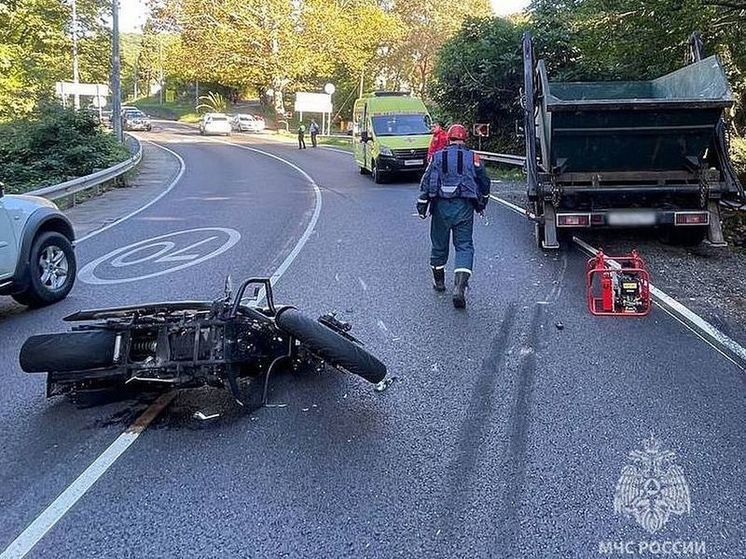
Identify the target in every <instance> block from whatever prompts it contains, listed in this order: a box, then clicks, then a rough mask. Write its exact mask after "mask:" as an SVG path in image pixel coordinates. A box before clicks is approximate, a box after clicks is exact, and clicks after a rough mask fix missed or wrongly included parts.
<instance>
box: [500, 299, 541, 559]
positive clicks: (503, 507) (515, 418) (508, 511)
mask: <svg viewBox="0 0 746 559" xmlns="http://www.w3.org/2000/svg"><path fill="white" fill-rule="evenodd" d="M543 309H544V307H543V306H542V305H534V310H533V314H532V316H531V325H530V327H529V334H528V340H527V344H526V345H525V346H524V347H522V348H521V354H522V359H521V364H520V368H519V373H518V381H517V386H516V395H515V401H514V403H513V409H512V413H511V417H510V428H509V431H508V432H509V443H508V450H507V456H506V457H505V460H504V461H503V462H502V469H501V475H500V477H501V478H502V479H503V480H504V481H505V484H506V485H505V489H504V493H503V498H502V500H501V502H500V505H499V507H498V508H497V509H495V522H494V524H495V525H496V526H497V530H496V533H495V542H494V544H495V547H494V549H500V548H502V552H501V555H502V556H504V557H518V556H520V550H519V542H518V538H519V529H520V526H519V519H518V515H519V512H520V501H521V493H522V491H523V489H524V482H525V479H526V445H527V442H528V435H529V427H530V423H531V400H532V396H533V392H534V382H535V377H536V364H537V359H536V353H537V351H538V344H539V328H540V326H541V323H542V319H543Z"/></svg>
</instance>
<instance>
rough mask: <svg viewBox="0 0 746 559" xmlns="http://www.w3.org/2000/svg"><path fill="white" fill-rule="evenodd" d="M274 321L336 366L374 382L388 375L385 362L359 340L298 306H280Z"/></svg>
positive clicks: (315, 353) (317, 354) (313, 351)
mask: <svg viewBox="0 0 746 559" xmlns="http://www.w3.org/2000/svg"><path fill="white" fill-rule="evenodd" d="M275 321H276V323H277V326H278V327H279V328H280V329H282V330H284V331H285V332H287V333H288V334H290V335H291V336H293V337H294V338H295V339H297V340H298V341H299V342H301V343H302V344H303V345H304V346H306V347H307V348H308V349H309V350H310V351H311V353H313V354H314V355H316V356H318V357H319V358H321V359H323V360H324V361H326V362H327V363H329V364H330V365H332V366H333V367H338V368H341V369H344V370H346V371H348V372H350V373H353V374H355V375H358V376H360V377H362V378H364V379H365V380H367V381H368V382H372V383H377V382H381V381H382V380H383V379H384V378H385V377H386V365H384V364H383V363H382V362H381V361H380V360H379V359H378V358H377V357H375V356H374V355H372V354H371V353H370V352H368V351H367V350H366V349H364V348H363V347H362V346H360V344H357V343H355V342H354V341H352V340H350V339H348V338H345V337H344V336H342V335H341V334H339V333H338V332H335V331H334V330H332V329H331V328H329V327H327V326H325V325H324V324H321V323H320V322H318V321H317V320H313V319H312V318H310V317H308V316H306V315H304V314H303V313H301V312H300V311H298V310H297V309H294V308H292V307H287V308H284V309H282V310H280V311H279V313H278V314H277V317H276V318H275Z"/></svg>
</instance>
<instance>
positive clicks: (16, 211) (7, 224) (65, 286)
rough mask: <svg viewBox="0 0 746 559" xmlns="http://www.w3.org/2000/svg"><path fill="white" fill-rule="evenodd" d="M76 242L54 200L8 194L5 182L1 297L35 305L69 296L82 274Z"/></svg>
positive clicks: (0, 213) (0, 217)
mask: <svg viewBox="0 0 746 559" xmlns="http://www.w3.org/2000/svg"><path fill="white" fill-rule="evenodd" d="M74 241H75V233H74V231H73V227H72V225H71V224H70V221H69V220H68V219H67V218H66V217H65V216H64V215H63V214H62V212H60V210H59V209H58V208H57V206H56V205H55V204H54V203H53V202H50V201H49V200H46V199H44V198H39V197H36V196H21V195H18V196H16V195H12V196H11V195H6V194H5V192H4V189H3V187H2V184H0V295H10V296H11V297H13V298H14V299H15V300H16V301H18V302H19V303H21V304H23V305H29V306H33V307H40V306H43V305H49V304H51V303H56V302H57V301H60V300H62V299H64V298H65V297H67V294H68V293H70V290H71V289H72V287H73V283H75V274H76V271H77V265H76V261H75V251H74V249H73V243H74Z"/></svg>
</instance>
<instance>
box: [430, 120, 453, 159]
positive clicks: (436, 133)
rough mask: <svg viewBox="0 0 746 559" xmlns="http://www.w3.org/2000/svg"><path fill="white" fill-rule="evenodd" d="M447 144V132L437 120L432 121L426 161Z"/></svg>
mask: <svg viewBox="0 0 746 559" xmlns="http://www.w3.org/2000/svg"><path fill="white" fill-rule="evenodd" d="M447 145H448V133H447V132H446V131H445V130H443V127H442V126H441V125H440V123H439V122H434V123H433V137H432V139H431V140H430V147H429V148H427V162H428V163H430V161H431V160H432V158H433V155H434V154H435V152H436V151H440V150H442V149H443V148H444V147H446V146H447Z"/></svg>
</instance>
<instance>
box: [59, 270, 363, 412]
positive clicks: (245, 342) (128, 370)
mask: <svg viewBox="0 0 746 559" xmlns="http://www.w3.org/2000/svg"><path fill="white" fill-rule="evenodd" d="M251 285H255V286H260V288H263V289H264V291H265V296H266V307H259V306H248V305H245V304H242V301H243V299H244V295H245V293H246V290H247V288H248V287H249V286H251ZM290 308H293V307H290V306H280V307H277V306H276V305H275V302H274V295H273V291H272V285H271V283H270V281H269V279H266V278H249V279H247V280H245V281H244V282H243V283H242V284H241V285H240V287H239V289H238V291H237V293H236V295H235V297H233V299H231V298H230V295H226V297H224V298H223V299H218V300H216V301H213V302H205V301H181V302H163V303H153V304H147V305H135V306H129V307H117V308H108V309H98V310H88V311H79V312H76V313H74V314H72V315H69V316H67V317H65V319H64V320H65V321H68V322H91V321H96V322H92V323H91V324H82V325H78V326H75V327H73V332H96V331H102V330H103V331H107V332H110V333H113V335H114V339H113V343H114V350H113V359H112V360H111V364H110V365H109V366H106V367H100V368H97V369H87V370H86V369H83V370H80V369H79V370H64V371H48V374H47V397H51V396H55V395H60V394H65V393H69V392H74V391H75V392H82V391H86V390H97V389H101V388H105V387H113V388H116V387H117V386H122V385H128V384H130V383H135V382H143V383H157V384H167V385H170V386H171V387H173V388H193V387H198V386H204V385H209V386H216V387H221V388H228V389H229V390H230V391H231V393H232V395H233V397H234V398H235V399H236V401H237V402H238V403H239V404H241V405H243V402H242V399H241V390H240V387H239V382H240V381H242V380H246V379H255V378H257V377H259V376H261V375H262V374H264V375H265V380H264V389H263V394H262V404H263V405H266V403H267V389H268V386H269V380H270V377H271V375H272V373H274V372H275V371H276V370H277V368H278V366H279V365H280V364H281V363H283V362H288V363H289V364H290V365H291V366H293V367H299V366H302V365H306V366H316V367H320V366H321V365H322V364H323V360H322V359H321V358H320V357H318V356H316V355H314V354H313V353H312V352H311V351H309V350H308V349H307V348H305V347H304V345H303V344H302V343H301V342H300V341H299V340H298V339H297V338H295V337H294V336H293V335H291V334H289V333H288V332H286V331H284V330H282V329H281V328H280V327H279V326H278V325H277V323H276V318H277V316H278V315H279V314H280V313H281V312H282V311H283V310H286V309H290ZM319 322H320V323H321V324H323V325H324V326H326V327H327V328H329V329H331V330H333V331H334V332H336V333H337V334H339V335H341V336H343V337H344V338H346V339H348V340H350V341H352V342H355V343H357V344H360V345H362V344H361V342H359V340H357V339H356V338H354V337H353V336H351V335H350V334H349V333H348V332H349V329H350V325H348V324H347V323H344V322H341V321H339V320H337V319H336V318H335V317H334V315H324V316H323V317H321V318H320V319H319ZM333 366H335V367H336V368H340V369H342V367H340V366H339V365H333Z"/></svg>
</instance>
